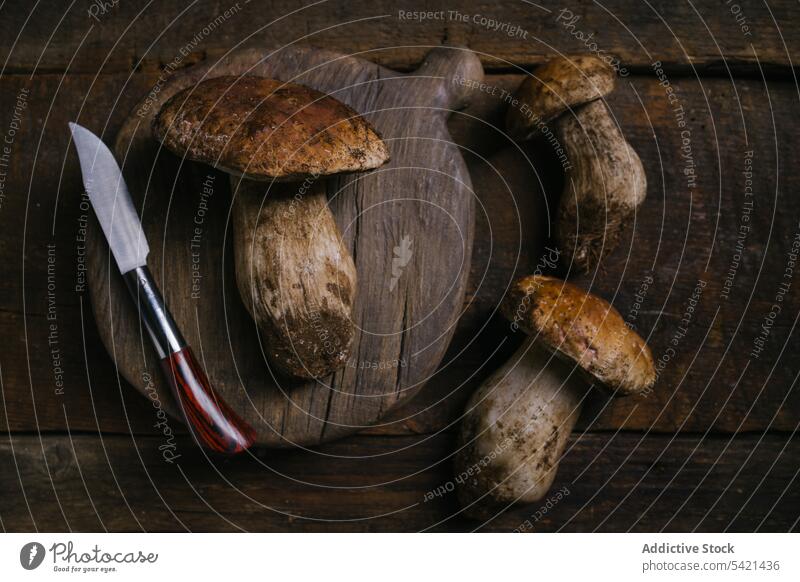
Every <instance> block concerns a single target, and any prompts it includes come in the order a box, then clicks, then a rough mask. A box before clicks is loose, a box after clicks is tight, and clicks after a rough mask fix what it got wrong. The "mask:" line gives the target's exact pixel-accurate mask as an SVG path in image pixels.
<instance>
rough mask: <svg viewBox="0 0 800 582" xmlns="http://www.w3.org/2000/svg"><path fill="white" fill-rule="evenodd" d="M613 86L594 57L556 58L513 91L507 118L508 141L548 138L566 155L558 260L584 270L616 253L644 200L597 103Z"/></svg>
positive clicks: (636, 172) (638, 167) (627, 156)
mask: <svg viewBox="0 0 800 582" xmlns="http://www.w3.org/2000/svg"><path fill="white" fill-rule="evenodd" d="M615 79H616V76H615V73H614V70H613V69H612V68H611V67H610V66H609V65H608V64H606V63H605V62H604V61H603V60H601V59H599V58H597V57H593V56H581V57H574V58H566V57H561V58H556V59H553V60H552V61H550V62H549V63H547V64H546V65H544V66H542V67H540V68H539V69H537V71H536V73H535V74H534V75H533V76H531V77H528V78H526V79H525V80H524V81H523V82H522V83H521V84H520V86H519V88H518V89H517V91H516V93H515V95H514V96H515V99H516V100H517V103H516V105H514V106H511V107H509V109H508V111H507V113H506V129H507V131H508V133H509V134H510V135H511V136H512V137H513V138H514V139H517V140H528V139H531V138H532V137H534V136H535V135H536V134H538V133H544V134H548V132H552V135H554V136H555V138H557V140H558V143H557V144H556V147H561V148H562V149H563V150H564V151H565V152H566V162H565V163H564V168H565V179H564V188H563V191H562V193H561V200H560V202H559V209H558V219H557V224H556V229H555V230H556V236H557V238H558V242H559V245H560V246H561V248H562V251H563V255H564V256H566V257H571V258H572V260H573V261H575V263H576V264H577V265H578V267H579V268H580V269H581V270H585V271H589V270H591V269H593V268H595V267H596V266H597V264H598V263H599V262H600V260H601V259H602V258H603V257H604V256H606V255H608V254H609V253H611V252H612V251H613V250H614V249H615V248H616V247H617V245H618V244H619V240H620V238H621V236H622V232H623V229H624V227H625V225H626V224H627V223H628V222H629V221H630V218H631V217H632V216H633V215H634V213H635V211H636V209H637V207H638V206H639V205H640V204H641V203H642V202H643V201H644V199H645V196H646V193H647V179H646V177H645V173H644V168H643V167H642V162H641V160H640V159H639V156H638V155H637V154H636V151H635V150H634V149H633V148H632V147H631V146H630V144H629V143H628V142H627V141H626V139H625V136H624V135H623V134H622V131H621V130H620V128H619V127H618V126H617V124H616V123H615V121H614V119H613V118H612V117H611V113H610V112H609V110H608V107H607V106H606V104H605V103H604V101H603V98H604V97H605V96H606V95H608V94H609V93H611V91H612V90H613V89H614V85H615ZM568 111H570V112H572V113H571V114H570V113H567V112H568ZM550 122H552V123H553V125H554V127H553V130H550V129H549V128H548V123H550Z"/></svg>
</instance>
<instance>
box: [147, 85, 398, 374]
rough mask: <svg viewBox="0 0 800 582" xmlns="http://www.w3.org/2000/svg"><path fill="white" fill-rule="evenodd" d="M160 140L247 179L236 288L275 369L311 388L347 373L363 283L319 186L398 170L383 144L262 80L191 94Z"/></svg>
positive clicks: (166, 121)
mask: <svg viewBox="0 0 800 582" xmlns="http://www.w3.org/2000/svg"><path fill="white" fill-rule="evenodd" d="M153 131H154V133H155V135H156V136H157V137H158V138H159V139H160V140H162V141H163V143H164V145H165V146H166V147H167V148H169V149H170V150H172V151H173V152H175V153H177V154H178V155H181V156H185V157H187V158H189V159H191V160H195V161H200V162H204V163H207V164H211V165H213V166H215V167H217V168H220V169H223V170H225V171H227V172H229V173H231V174H233V175H236V176H241V178H242V179H241V180H238V179H236V180H232V184H233V188H234V208H233V231H234V253H235V257H236V281H237V285H238V287H239V293H240V295H241V297H242V300H243V301H244V304H245V307H246V308H247V310H248V311H249V312H250V314H251V315H252V317H253V319H254V320H255V321H256V323H257V325H258V327H259V330H260V331H261V333H262V335H263V337H264V343H265V347H266V349H267V353H268V356H269V358H270V361H271V362H272V363H273V364H274V365H276V366H277V367H278V368H279V369H280V370H282V371H283V372H284V373H286V374H288V375H290V376H295V377H300V378H320V377H323V376H327V375H328V374H330V373H332V372H334V371H335V370H336V369H338V368H340V367H342V366H343V365H344V364H345V363H346V362H347V358H348V356H349V350H350V346H351V343H352V339H353V336H354V324H353V321H352V318H351V312H352V305H353V299H354V297H355V292H356V271H355V265H354V264H353V259H352V257H351V256H350V253H349V252H348V250H347V248H346V247H345V245H344V241H343V240H342V237H341V234H340V232H339V229H338V228H337V226H336V222H335V220H334V217H333V214H332V213H331V211H330V209H329V207H328V204H327V198H326V189H325V184H324V182H322V181H321V180H319V177H321V176H329V175H332V174H340V173H345V172H358V171H364V170H370V169H374V168H377V167H379V166H381V165H382V164H384V163H385V162H386V161H388V159H389V152H388V149H387V147H386V144H385V143H384V142H383V140H382V139H381V138H380V136H379V135H378V134H377V132H376V131H375V130H374V129H373V128H372V126H370V124H369V123H368V122H367V121H366V120H365V119H363V118H362V117H360V116H359V115H358V114H357V113H356V112H355V111H353V110H352V109H350V108H349V107H347V106H346V105H344V104H343V103H341V102H339V101H337V100H336V99H334V98H333V97H330V96H328V95H325V94H323V93H320V92H318V91H315V90H313V89H310V88H308V87H304V86H302V85H296V84H293V83H283V82H281V81H276V80H274V79H267V78H263V77H253V76H244V77H217V78H214V79H209V80H207V81H204V82H202V83H199V84H198V85H196V86H194V87H189V88H187V89H184V90H183V91H181V92H179V93H177V94H176V95H174V96H173V97H172V98H170V99H169V100H168V101H167V102H166V103H165V104H164V106H163V107H162V108H161V111H160V112H159V113H158V116H157V117H156V118H155V120H154V123H153Z"/></svg>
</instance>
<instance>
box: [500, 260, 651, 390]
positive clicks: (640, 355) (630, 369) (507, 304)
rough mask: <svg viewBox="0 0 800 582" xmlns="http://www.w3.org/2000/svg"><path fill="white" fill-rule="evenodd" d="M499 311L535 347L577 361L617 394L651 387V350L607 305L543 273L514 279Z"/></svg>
mask: <svg viewBox="0 0 800 582" xmlns="http://www.w3.org/2000/svg"><path fill="white" fill-rule="evenodd" d="M500 309H501V311H502V312H503V314H504V315H505V316H506V317H507V318H508V319H509V320H510V321H513V322H515V323H516V324H517V325H518V326H519V327H520V328H521V329H522V330H523V331H525V332H526V333H528V334H529V335H531V336H532V337H535V338H536V341H537V344H538V345H540V346H542V347H544V348H546V349H548V350H550V351H552V352H554V353H555V354H556V355H558V356H560V357H562V358H566V359H569V360H571V361H574V362H575V363H577V364H578V365H579V366H580V367H581V369H582V370H583V371H584V372H585V374H587V375H588V376H589V377H590V379H591V380H592V381H597V382H599V383H600V384H602V385H603V386H605V387H606V388H608V389H610V390H612V391H614V393H616V394H619V395H628V394H635V393H637V392H641V391H643V390H646V389H648V388H650V387H651V386H652V385H653V384H654V383H655V381H656V371H655V366H654V364H653V356H652V354H651V352H650V348H649V347H648V346H647V344H646V343H645V341H644V340H643V339H642V338H641V337H639V335H638V334H637V333H636V332H634V331H633V330H631V329H630V328H629V327H628V326H627V325H625V321H624V320H623V319H622V316H621V315H620V314H619V312H618V311H617V310H616V309H614V307H612V306H611V305H610V304H609V303H608V302H607V301H604V300H603V299H601V298H599V297H597V296H595V295H592V294H591V293H587V292H585V291H583V290H582V289H580V288H578V287H576V286H575V285H572V284H570V283H567V282H566V281H562V280H560V279H556V278H554V277H548V276H545V275H532V276H529V277H523V278H522V279H519V280H518V281H516V282H515V283H514V285H513V288H512V290H511V291H510V292H509V293H508V294H507V295H506V297H505V299H504V300H503V303H502V304H501V308H500Z"/></svg>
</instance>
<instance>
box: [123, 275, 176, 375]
mask: <svg viewBox="0 0 800 582" xmlns="http://www.w3.org/2000/svg"><path fill="white" fill-rule="evenodd" d="M122 277H123V279H125V285H127V287H128V291H130V294H131V296H132V297H133V300H134V301H135V302H136V304H137V305H138V306H139V316H140V318H141V320H142V322H143V323H144V325H145V327H146V328H147V332H148V333H149V334H150V339H151V340H152V341H153V346H154V347H155V349H156V352H157V353H158V358H159V359H161V360H163V359H164V358H166V357H167V356H168V355H170V354H174V353H175V352H179V351H180V350H182V349H183V348H185V347H186V341H185V340H184V339H183V336H182V335H181V332H180V330H178V326H177V325H176V324H175V320H174V319H172V315H171V314H170V312H169V310H168V309H167V306H166V305H165V304H164V298H163V297H162V296H161V292H160V291H159V290H158V287H157V286H156V284H155V281H153V276H152V275H151V274H150V269H148V268H147V266H143V267H136V268H135V269H132V270H130V271H128V272H127V273H123V274H122Z"/></svg>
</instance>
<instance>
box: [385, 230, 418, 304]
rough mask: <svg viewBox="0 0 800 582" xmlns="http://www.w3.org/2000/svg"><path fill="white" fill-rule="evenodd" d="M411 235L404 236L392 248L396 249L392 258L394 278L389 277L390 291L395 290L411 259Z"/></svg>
mask: <svg viewBox="0 0 800 582" xmlns="http://www.w3.org/2000/svg"><path fill="white" fill-rule="evenodd" d="M411 242H412V241H411V237H409V236H408V235H406V236H404V237H403V239H402V240H401V241H400V244H399V245H397V246H396V247H394V249H392V250H393V251H394V258H393V259H392V278H391V279H389V291H394V288H395V287H397V282H398V281H399V280H400V276H401V275H402V274H403V269H404V268H405V266H406V265H408V263H409V261H411V255H412V254H413V251H412V250H411Z"/></svg>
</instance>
